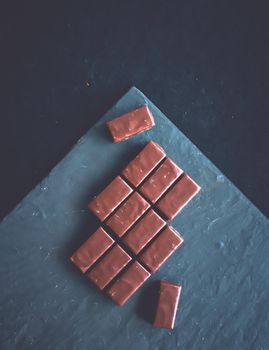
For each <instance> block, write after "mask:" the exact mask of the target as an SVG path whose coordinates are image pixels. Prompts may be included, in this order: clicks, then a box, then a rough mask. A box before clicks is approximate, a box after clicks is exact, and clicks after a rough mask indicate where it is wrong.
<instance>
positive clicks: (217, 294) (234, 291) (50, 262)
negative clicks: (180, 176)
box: [0, 88, 269, 350]
mask: <svg viewBox="0 0 269 350" xmlns="http://www.w3.org/2000/svg"><path fill="white" fill-rule="evenodd" d="M145 102H146V103H148V104H149V106H150V108H151V111H152V112H153V114H154V118H155V121H156V127H155V128H153V129H151V130H149V131H147V132H145V133H142V134H140V135H137V136H135V137H133V138H131V139H130V140H128V141H125V142H122V143H120V144H118V145H114V144H112V143H111V141H110V138H109V134H108V132H107V130H106V127H105V122H106V121H107V120H109V119H111V118H113V117H114V116H117V115H120V114H121V113H125V112H128V111H129V110H132V109H134V108H137V107H139V106H142V105H144V104H145ZM151 139H152V140H154V141H156V142H158V143H159V144H160V145H161V146H163V147H164V148H165V151H166V152H167V155H168V156H169V157H171V158H172V159H173V160H174V161H175V162H176V163H177V164H179V165H180V166H181V167H182V168H183V170H184V171H186V172H187V173H188V174H190V176H191V177H193V179H194V180H195V181H197V183H199V185H201V187H202V190H201V192H200V194H199V195H198V196H196V197H195V198H194V199H193V200H192V201H191V203H190V204H188V206H187V207H186V208H184V210H183V211H182V212H181V213H180V215H179V216H177V217H176V218H175V220H173V222H172V224H173V226H174V227H175V228H176V229H177V230H179V232H181V233H182V236H183V237H184V241H185V244H184V245H183V246H182V247H181V248H180V249H178V250H177V251H176V252H175V253H174V254H173V255H172V257H171V258H170V259H169V260H168V262H167V263H166V264H164V265H163V266H162V267H161V269H160V270H159V271H158V272H157V273H156V274H154V276H152V277H151V278H150V279H149V280H148V281H147V282H146V283H145V285H144V286H143V287H142V288H141V290H140V291H139V292H137V294H136V295H135V296H134V297H133V298H132V299H131V300H130V301H129V302H128V303H127V304H126V305H125V306H124V307H122V308H119V307H118V306H117V305H115V304H114V303H113V302H112V301H111V300H109V298H107V297H106V296H104V295H103V294H102V293H100V292H99V291H98V290H97V289H96V288H95V287H94V286H93V285H92V284H91V283H90V282H89V281H88V280H87V279H86V278H85V276H83V275H82V274H81V273H80V272H79V271H78V270H77V269H76V268H75V267H74V266H73V265H72V263H71V262H69V260H68V259H69V256H70V255H71V254H72V253H73V252H74V250H75V249H76V248H78V247H79V246H80V245H81V244H82V243H83V242H84V241H85V240H86V239H87V238H88V235H89V233H91V232H92V233H93V232H94V231H95V230H96V228H97V227H98V222H97V219H96V218H94V216H93V215H91V214H89V213H88V210H87V203H88V200H89V198H91V196H93V195H94V194H96V193H98V192H99V191H100V190H101V189H102V188H104V186H105V185H107V184H108V183H109V182H110V181H111V180H112V179H113V178H114V177H115V176H116V175H117V174H118V173H119V171H120V170H121V169H123V168H124V166H125V165H126V164H127V163H128V161H129V160H130V159H131V158H132V157H133V156H135V155H136V153H137V152H138V151H139V150H141V149H142V147H143V146H144V145H145V144H146V142H148V141H149V140H151ZM97 151H98V152H97ZM97 153H98V155H99V156H98V157H96V154H97ZM246 176H247V174H246ZM249 181H253V179H252V178H250V179H249ZM0 232H1V233H0V239H1V244H0V285H1V289H0V313H1V320H0V348H1V350H2V349H3V350H6V349H8V350H10V349H20V350H21V349H27V350H28V349H42V350H43V349H46V350H47V349H57V350H61V349H63V350H66V349H80V350H83V349H85V350H86V349H95V350H99V349H108V348H109V349H126V348H128V349H143V350H144V349H149V350H152V349H159V350H161V349H166V350H167V349H173V350H174V349H176V348H177V347H180V348H182V349H199V350H200V349H205V350H208V349H210V350H211V349H212V350H217V349H220V350H223V349H225V350H226V349H229V350H230V349H235V350H238V349H251V350H252V349H268V347H269V342H268V334H269V319H268V308H267V306H266V305H268V300H269V279H268V274H269V235H268V232H269V222H268V220H267V219H266V218H265V217H264V216H263V215H262V214H261V213H260V212H259V211H258V210H257V209H256V208H255V207H254V206H253V205H252V204H251V203H250V202H249V201H248V200H247V199H246V198H245V197H244V195H242V194H241V193H240V192H239V191H238V190H237V189H236V188H235V187H234V186H233V185H232V184H231V183H230V182H229V181H228V180H227V179H226V178H225V176H224V175H223V174H221V173H220V171H219V170H218V169H217V168H216V167H215V166H214V165H213V164H212V163H211V162H210V161H209V160H208V159H207V158H206V157H205V156H204V155H203V154H201V152H200V151H199V150H198V149H197V148H196V147H195V146H194V145H193V144H192V143H191V142H190V140H188V139H187V138H186V137H185V136H184V135H183V134H182V133H181V132H180V131H179V130H178V129H177V128H176V127H175V126H174V125H173V124H172V123H171V122H170V121H169V120H168V119H167V118H165V116H164V115H163V114H162V113H161V112H160V111H159V110H158V109H157V108H156V107H155V106H154V105H153V104H151V103H150V101H148V100H147V99H146V97H145V96H144V95H143V94H141V93H140V92H139V91H138V90H137V89H135V88H133V89H131V90H130V91H129V92H128V93H127V95H125V96H124V97H123V98H122V99H121V100H120V101H119V102H118V103H117V104H116V105H115V106H114V107H113V108H112V109H111V110H110V111H109V112H108V113H107V114H106V115H105V116H104V117H103V118H101V119H100V121H99V122H98V123H97V124H96V125H95V126H94V127H93V128H92V129H90V130H89V132H88V133H87V134H86V135H85V136H84V137H82V138H81V139H80V140H79V142H78V143H77V144H76V146H75V147H74V148H73V149H72V150H71V152H70V153H69V154H68V155H67V156H66V157H65V158H64V159H63V160H62V161H61V162H60V163H59V164H58V165H57V166H56V167H55V168H54V169H53V170H52V171H51V173H50V174H49V175H48V177H47V178H46V179H44V181H43V182H42V183H41V184H40V185H38V186H37V187H36V188H35V189H34V190H33V191H32V192H31V193H29V195H28V196H26V198H25V199H24V200H23V201H22V202H21V203H20V204H19V205H18V206H17V207H16V208H15V209H14V210H13V211H12V212H11V214H10V215H9V216H8V217H6V218H5V219H4V220H3V221H2V223H1V225H0ZM159 279H166V280H171V281H172V282H175V283H180V284H181V285H182V294H181V304H180V312H179V313H178V315H177V319H176V323H175V328H174V330H173V331H172V332H169V331H166V330H160V329H155V328H153V327H152V325H151V324H149V323H148V322H147V321H146V320H145V319H148V318H149V317H150V316H151V302H152V297H151V296H152V292H153V291H154V290H155V288H157V287H156V286H155V287H154V280H159ZM154 306H155V305H154ZM153 309H154V307H153Z"/></svg>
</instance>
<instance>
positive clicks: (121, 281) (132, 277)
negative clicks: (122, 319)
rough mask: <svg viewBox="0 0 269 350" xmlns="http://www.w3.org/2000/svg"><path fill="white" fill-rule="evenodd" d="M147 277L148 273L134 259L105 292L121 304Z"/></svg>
mask: <svg viewBox="0 0 269 350" xmlns="http://www.w3.org/2000/svg"><path fill="white" fill-rule="evenodd" d="M149 277H150V273H149V272H148V271H147V270H146V269H145V268H144V267H143V266H141V265H140V264H139V263H138V262H137V261H135V262H133V263H132V264H131V266H130V267H129V269H128V270H127V271H126V272H124V273H123V274H122V275H121V276H120V277H119V278H118V279H117V280H116V282H115V283H114V284H113V285H112V286H111V287H110V288H109V290H108V292H107V293H108V295H109V296H110V297H111V298H112V299H113V300H114V301H115V302H116V303H117V304H119V305H123V304H125V303H126V301H127V300H128V299H129V298H130V297H131V296H132V295H133V294H134V293H135V292H136V291H137V289H138V288H139V287H140V286H142V284H143V283H144V282H145V281H146V280H147V279H148V278H149Z"/></svg>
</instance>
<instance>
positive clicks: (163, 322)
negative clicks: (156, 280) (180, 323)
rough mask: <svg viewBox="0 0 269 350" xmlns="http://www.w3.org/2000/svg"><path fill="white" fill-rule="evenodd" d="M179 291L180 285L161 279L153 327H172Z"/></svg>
mask: <svg viewBox="0 0 269 350" xmlns="http://www.w3.org/2000/svg"><path fill="white" fill-rule="evenodd" d="M180 293H181V286H180V285H178V284H174V283H170V282H166V281H161V283H160V292H159V301H158V305H157V310H156V314H155V319H154V323H153V325H154V326H155V327H158V328H167V329H173V328H174V324H175V319H176V314H177V306H178V301H179V297H180Z"/></svg>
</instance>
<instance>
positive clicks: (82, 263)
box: [70, 227, 114, 273]
mask: <svg viewBox="0 0 269 350" xmlns="http://www.w3.org/2000/svg"><path fill="white" fill-rule="evenodd" d="M113 243H114V240H113V239H112V238H111V237H110V236H109V235H108V234H107V233H106V231H105V230H104V229H103V228H102V227H99V228H98V230H97V231H95V232H94V234H92V235H91V236H90V238H89V239H87V241H86V242H84V243H83V244H82V245H81V246H80V248H78V250H76V251H75V253H74V254H73V255H72V256H71V258H70V260H71V261H72V262H73V263H74V264H75V265H76V266H77V267H78V268H79V269H80V270H81V271H82V272H83V273H84V272H86V271H87V270H88V269H89V268H90V267H91V266H92V265H93V264H94V263H95V261H96V260H97V259H98V258H100V256H102V255H103V254H104V253H105V252H106V251H107V250H108V248H109V247H111V246H112V244H113Z"/></svg>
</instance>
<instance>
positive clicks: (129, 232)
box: [71, 141, 200, 305]
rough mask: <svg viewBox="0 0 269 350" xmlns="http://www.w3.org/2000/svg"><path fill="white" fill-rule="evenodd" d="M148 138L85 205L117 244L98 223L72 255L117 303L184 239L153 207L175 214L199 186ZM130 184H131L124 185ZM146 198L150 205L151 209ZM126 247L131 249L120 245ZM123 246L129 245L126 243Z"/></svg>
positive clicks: (128, 295) (75, 262)
mask: <svg viewBox="0 0 269 350" xmlns="http://www.w3.org/2000/svg"><path fill="white" fill-rule="evenodd" d="M182 174H183V171H182V170H181V169H180V168H179V167H178V166H177V165H176V164H175V163H174V162H173V161H172V160H171V159H169V158H167V157H166V154H165V152H164V150H163V149H162V148H161V147H160V146H159V145H158V144H156V143H155V142H153V141H150V142H149V143H148V144H147V145H146V146H145V147H144V148H143V149H142V151H141V152H140V153H139V154H138V156H137V157H135V158H134V160H132V161H131V162H130V163H129V165H127V167H126V168H125V169H124V171H123V172H122V176H123V178H122V177H121V176H117V177H116V178H115V179H114V180H113V181H112V182H111V184H110V185H108V186H107V187H106V188H105V189H104V190H103V191H102V192H101V193H100V194H99V195H98V196H97V197H95V198H94V199H93V200H92V201H91V202H90V203H89V209H90V210H91V211H92V212H93V213H94V214H95V215H96V216H97V217H98V218H99V219H100V220H101V221H104V220H106V221H105V225H107V227H108V228H107V232H108V233H109V230H112V231H113V232H114V234H116V235H117V236H118V237H119V238H120V241H119V242H118V244H116V243H115V242H114V240H113V239H112V238H111V237H110V236H109V234H108V233H107V232H105V230H104V229H102V228H99V229H98V230H97V231H96V233H95V234H94V235H93V236H92V237H90V238H89V240H88V241H86V242H85V243H84V244H83V245H82V246H81V247H80V248H79V249H78V250H77V251H76V252H75V253H74V254H73V255H72V257H71V260H72V261H73V262H74V264H75V265H76V266H77V267H78V268H79V269H80V270H81V271H82V272H85V271H87V270H88V269H89V268H90V270H89V272H88V273H87V276H88V278H89V279H90V280H91V281H92V282H93V283H95V284H96V285H97V287H98V288H100V289H101V290H102V289H106V290H107V294H108V295H109V296H110V297H111V298H112V299H113V300H114V301H115V302H116V303H117V304H119V305H123V304H124V303H125V302H126V301H127V300H128V299H129V298H130V297H131V296H132V295H133V294H134V293H135V291H136V290H137V289H138V288H139V287H140V286H141V285H142V284H143V283H144V282H145V281H146V280H147V279H148V278H149V276H150V274H151V273H154V272H156V271H157V270H158V269H159V268H160V267H161V266H162V264H163V263H164V262H165V261H166V260H167V259H168V258H169V257H170V256H171V254H172V253H173V252H174V251H175V250H176V249H177V248H178V247H179V246H180V245H181V244H182V243H183V238H182V237H181V235H180V234H179V233H178V232H177V231H176V230H175V229H174V228H173V227H172V226H167V225H166V221H165V220H164V218H162V217H161V216H160V215H161V214H160V215H159V214H158V213H157V212H156V211H155V210H154V206H156V207H155V208H158V210H159V211H160V212H161V213H162V214H163V215H164V217H166V218H168V219H172V218H174V217H175V216H176V215H177V213H179V212H180V211H181V210H182V208H183V207H184V206H185V205H186V204H187V203H188V202H189V201H190V200H191V199H192V198H193V197H194V196H195V194H196V193H198V191H199V190H200V187H199V186H198V185H197V184H196V183H195V182H194V181H193V180H192V179H191V178H190V177H189V176H188V175H186V174H183V175H182ZM129 184H130V185H129ZM150 203H151V204H152V205H153V207H152V208H151V209H149V208H150ZM125 247H126V249H127V248H129V249H130V251H132V253H133V254H134V256H132V257H133V259H135V260H132V258H131V256H130V255H129V254H128V253H127V252H126V251H125ZM127 250H128V249H127Z"/></svg>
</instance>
